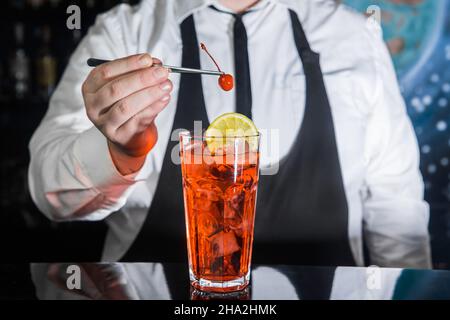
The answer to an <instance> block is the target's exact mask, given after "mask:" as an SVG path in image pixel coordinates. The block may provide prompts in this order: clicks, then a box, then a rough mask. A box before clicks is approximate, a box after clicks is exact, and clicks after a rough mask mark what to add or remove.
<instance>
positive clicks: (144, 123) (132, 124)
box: [116, 95, 170, 139]
mask: <svg viewBox="0 0 450 320" xmlns="http://www.w3.org/2000/svg"><path fill="white" fill-rule="evenodd" d="M169 102H170V96H168V95H167V96H164V97H163V99H160V100H158V101H157V102H155V103H153V104H152V105H150V106H148V107H147V108H145V109H143V110H142V111H140V112H139V113H137V114H136V115H134V116H133V117H132V118H130V119H129V120H128V121H127V122H125V123H124V124H123V125H121V126H120V127H119V128H118V129H117V130H116V134H117V136H120V137H124V139H129V138H130V137H132V136H134V135H135V134H137V133H140V132H143V131H145V130H146V129H147V128H148V127H149V126H150V125H151V124H152V123H153V121H154V120H155V118H156V116H157V115H158V114H159V113H160V112H161V111H162V110H164V108H165V107H166V106H167V105H168V104H169Z"/></svg>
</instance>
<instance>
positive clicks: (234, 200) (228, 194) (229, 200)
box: [224, 184, 245, 214]
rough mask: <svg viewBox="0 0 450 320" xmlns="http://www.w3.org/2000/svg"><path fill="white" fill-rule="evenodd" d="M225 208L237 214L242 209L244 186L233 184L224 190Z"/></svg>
mask: <svg viewBox="0 0 450 320" xmlns="http://www.w3.org/2000/svg"><path fill="white" fill-rule="evenodd" d="M224 196H225V206H226V207H230V208H231V209H233V210H235V211H236V212H237V213H238V214H241V211H242V210H243V207H244V201H245V190H244V185H241V184H235V185H233V186H231V187H229V188H228V189H227V190H225V195H224Z"/></svg>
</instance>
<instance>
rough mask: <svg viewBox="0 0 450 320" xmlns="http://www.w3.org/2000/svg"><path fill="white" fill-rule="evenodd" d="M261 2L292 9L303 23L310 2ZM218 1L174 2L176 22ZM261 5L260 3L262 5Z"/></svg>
mask: <svg viewBox="0 0 450 320" xmlns="http://www.w3.org/2000/svg"><path fill="white" fill-rule="evenodd" d="M260 1H261V2H274V3H280V4H282V5H285V6H286V7H288V8H290V9H293V10H294V11H295V12H296V13H297V14H298V15H299V18H300V21H303V20H304V18H305V17H306V13H307V11H308V8H309V5H310V1H311V0H260ZM218 2H219V0H189V1H185V0H183V1H175V17H176V19H177V21H178V22H181V21H183V20H184V19H185V18H186V17H187V16H189V15H191V14H192V13H194V12H195V11H198V10H201V9H203V8H205V7H207V6H210V5H217V4H218ZM262 4H263V3H261V5H262ZM258 6H259V4H258Z"/></svg>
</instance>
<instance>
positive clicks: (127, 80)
mask: <svg viewBox="0 0 450 320" xmlns="http://www.w3.org/2000/svg"><path fill="white" fill-rule="evenodd" d="M168 77H169V71H168V70H167V69H166V68H164V67H151V68H146V69H142V70H138V71H134V72H132V73H130V74H127V75H124V76H122V77H119V78H117V79H115V80H113V81H111V82H108V83H107V84H106V85H104V86H103V87H102V88H101V89H100V90H99V91H97V93H96V94H95V101H94V105H95V108H97V110H99V112H100V113H101V112H102V110H103V109H104V108H107V107H110V106H111V105H113V104H114V103H116V102H118V101H119V100H122V99H123V98H125V97H128V96H129V95H131V94H133V93H135V92H138V91H140V90H142V89H144V88H148V87H152V86H157V85H159V84H162V83H163V82H164V81H166V80H167V78H168ZM103 112H104V111H103Z"/></svg>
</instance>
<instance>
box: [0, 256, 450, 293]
mask: <svg viewBox="0 0 450 320" xmlns="http://www.w3.org/2000/svg"><path fill="white" fill-rule="evenodd" d="M77 274H79V275H80V276H79V277H78V278H77ZM77 280H79V281H77ZM0 282H1V285H0V300H5V299H8V300H9V299H64V300H78V299H150V300H166V299H177V300H185V299H196V300H209V299H217V298H218V299H240V300H247V299H251V300H298V299H305V300H310V299H313V300H316V299H320V300H322V299H325V300H328V299H338V300H340V299H364V300H370V299H387V300H391V299H395V300H396V299H400V300H403V299H407V300H416V299H450V271H437V270H436V271H432V270H408V269H385V268H379V269H378V268H348V267H337V268H335V267H302V266H269V265H258V266H254V267H253V269H252V282H251V287H249V288H248V289H247V290H246V291H243V292H240V293H234V294H228V295H221V296H213V295H210V294H205V293H202V292H198V291H195V290H193V289H192V288H190V286H189V281H188V270H187V266H185V265H183V264H160V263H77V264H69V263H31V264H0ZM78 285H79V287H80V289H77V287H78ZM69 287H71V288H73V287H75V288H73V289H70V288H69Z"/></svg>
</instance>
